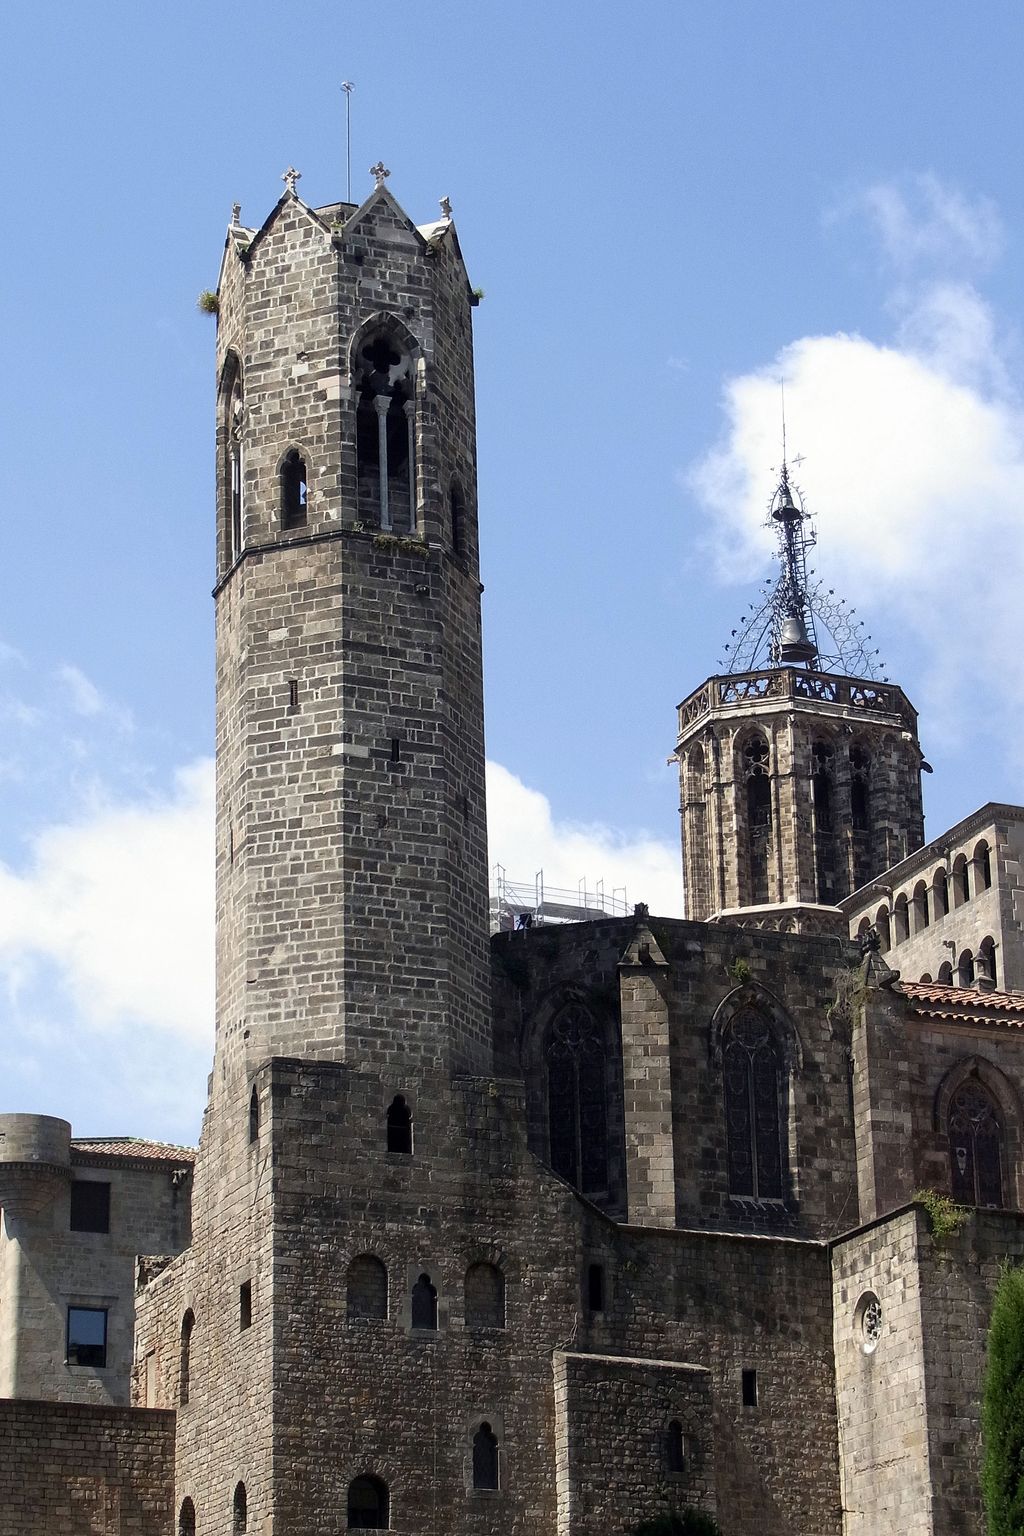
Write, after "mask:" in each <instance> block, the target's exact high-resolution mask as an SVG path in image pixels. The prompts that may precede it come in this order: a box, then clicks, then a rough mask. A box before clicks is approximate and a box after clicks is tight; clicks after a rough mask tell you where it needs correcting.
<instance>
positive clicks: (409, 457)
mask: <svg viewBox="0 0 1024 1536" xmlns="http://www.w3.org/2000/svg"><path fill="white" fill-rule="evenodd" d="M355 375H356V465H357V479H358V489H357V499H358V505H359V514H360V517H361V518H362V519H363V520H364V521H366V522H368V523H373V524H376V525H377V526H378V527H380V528H383V529H385V530H387V531H391V530H392V529H397V530H398V531H400V532H403V533H415V531H416V404H415V393H414V378H415V375H414V370H413V361H412V357H411V356H410V354H409V352H408V351H407V350H405V349H404V348H403V347H402V346H401V345H400V344H399V343H398V342H397V341H396V339H395V338H394V337H393V336H392V335H391V334H390V333H389V332H387V331H385V330H377V331H374V332H372V333H371V334H370V335H369V336H367V337H366V338H365V339H364V340H363V341H362V343H361V344H360V346H359V349H358V352H357V354H356V360H355Z"/></svg>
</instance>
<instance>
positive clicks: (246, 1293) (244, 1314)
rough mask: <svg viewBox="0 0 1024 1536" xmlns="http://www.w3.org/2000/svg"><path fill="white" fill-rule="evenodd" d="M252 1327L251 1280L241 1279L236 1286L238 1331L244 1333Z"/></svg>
mask: <svg viewBox="0 0 1024 1536" xmlns="http://www.w3.org/2000/svg"><path fill="white" fill-rule="evenodd" d="M251 1327H252V1281H251V1280H243V1281H242V1284H241V1285H240V1286H239V1287H238V1331H239V1333H244V1332H245V1330H246V1328H251Z"/></svg>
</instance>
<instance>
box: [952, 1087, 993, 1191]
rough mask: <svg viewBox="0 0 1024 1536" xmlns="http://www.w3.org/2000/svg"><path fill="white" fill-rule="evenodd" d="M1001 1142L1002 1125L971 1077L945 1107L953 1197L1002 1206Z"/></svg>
mask: <svg viewBox="0 0 1024 1536" xmlns="http://www.w3.org/2000/svg"><path fill="white" fill-rule="evenodd" d="M1002 1143H1003V1133H1002V1126H1001V1125H1000V1123H999V1115H998V1113H997V1111H996V1107H995V1105H994V1104H993V1102H992V1100H991V1099H990V1097H989V1095H988V1094H987V1093H986V1092H985V1090H984V1088H982V1086H981V1084H980V1083H978V1082H977V1081H975V1080H973V1079H972V1080H970V1081H968V1082H966V1083H964V1084H963V1085H962V1087H960V1088H959V1089H958V1090H957V1092H956V1093H955V1094H954V1095H953V1099H952V1102H951V1103H950V1106H949V1158H950V1173H951V1187H952V1193H953V1198H954V1200H959V1201H961V1202H962V1203H963V1204H965V1205H988V1206H1001V1205H1002V1203H1003V1173H1002V1162H1003V1157H1002Z"/></svg>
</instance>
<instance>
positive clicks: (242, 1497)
mask: <svg viewBox="0 0 1024 1536" xmlns="http://www.w3.org/2000/svg"><path fill="white" fill-rule="evenodd" d="M231 1515H232V1521H231V1529H232V1531H233V1532H234V1536H242V1533H244V1532H246V1531H248V1529H249V1499H248V1495H247V1494H246V1491H245V1484H244V1483H237V1484H236V1485H235V1496H234V1498H233V1499H232V1501H231Z"/></svg>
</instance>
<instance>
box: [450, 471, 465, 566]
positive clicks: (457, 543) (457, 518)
mask: <svg viewBox="0 0 1024 1536" xmlns="http://www.w3.org/2000/svg"><path fill="white" fill-rule="evenodd" d="M448 510H449V515H450V517H451V533H452V552H453V554H456V555H458V557H459V559H460V560H461V559H464V558H465V555H466V498H465V497H464V496H463V494H462V488H461V486H459V485H458V483H457V482H453V484H452V488H451V491H450V493H449V497H448Z"/></svg>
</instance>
